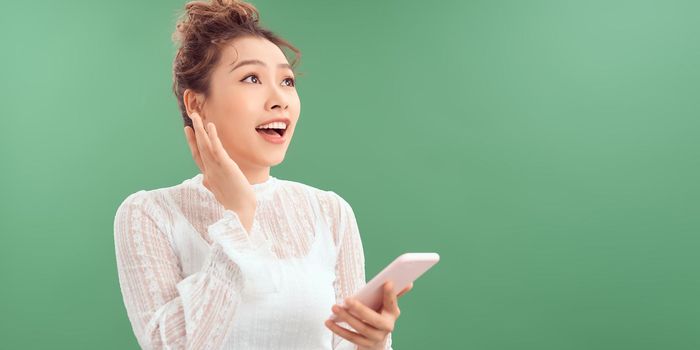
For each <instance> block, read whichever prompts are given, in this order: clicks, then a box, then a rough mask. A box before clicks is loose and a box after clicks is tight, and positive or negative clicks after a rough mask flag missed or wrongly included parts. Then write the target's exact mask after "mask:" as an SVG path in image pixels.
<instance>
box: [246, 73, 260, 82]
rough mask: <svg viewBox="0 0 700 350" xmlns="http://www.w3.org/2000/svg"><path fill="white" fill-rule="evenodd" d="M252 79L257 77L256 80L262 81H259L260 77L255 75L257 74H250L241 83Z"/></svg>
mask: <svg viewBox="0 0 700 350" xmlns="http://www.w3.org/2000/svg"><path fill="white" fill-rule="evenodd" d="M250 77H255V80H257V81H260V80H259V79H258V76H257V75H255V74H250V75H248V76H246V77H245V78H243V80H241V81H246V80H247V79H248V78H250Z"/></svg>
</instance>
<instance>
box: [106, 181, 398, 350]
mask: <svg viewBox="0 0 700 350" xmlns="http://www.w3.org/2000/svg"><path fill="white" fill-rule="evenodd" d="M202 179H203V175H202V174H201V173H200V174H197V175H196V176H194V177H193V178H191V179H186V180H185V181H183V182H182V183H180V184H178V185H175V186H171V187H164V188H158V189H154V190H149V191H146V190H141V191H138V192H136V193H133V194H131V195H129V196H128V197H127V198H126V199H125V200H124V201H123V202H122V203H121V204H120V206H119V208H118V209H117V212H116V215H115V218H114V241H115V250H116V258H117V268H118V274H119V285H120V287H121V291H122V295H123V297H124V304H125V307H126V311H127V315H128V317H129V320H130V322H131V326H132V328H133V331H134V334H135V335H136V339H137V341H138V343H139V345H140V346H141V347H142V348H144V349H267V350H272V349H300V350H302V349H303V350H311V349H356V348H357V347H356V345H355V344H353V343H351V342H350V341H348V340H346V339H344V338H342V337H340V336H338V335H336V334H334V333H333V332H331V331H330V330H329V329H328V328H327V327H326V326H325V325H324V321H325V320H326V319H327V318H328V317H329V316H330V315H331V313H332V311H331V306H332V305H333V304H334V303H338V304H340V303H341V302H342V301H343V299H345V297H348V296H350V295H352V294H353V293H354V292H355V291H356V290H358V289H359V288H360V287H362V286H363V285H364V284H365V266H364V262H365V260H364V251H363V247H362V241H361V238H360V233H359V231H358V227H357V222H356V220H355V215H354V213H353V210H352V208H351V207H350V205H349V204H348V203H347V202H346V201H345V200H344V199H343V198H342V197H340V196H339V195H338V194H336V193H335V192H333V191H325V190H320V189H317V188H314V187H311V186H309V185H305V184H302V183H299V182H294V181H289V180H282V179H278V178H275V177H273V176H270V177H269V178H268V180H266V181H265V182H263V183H259V184H254V185H252V187H253V190H254V192H255V193H256V197H257V203H258V205H257V209H256V212H255V217H254V220H253V226H252V228H251V230H250V234H249V233H248V232H246V230H245V228H244V227H243V226H242V224H241V221H240V219H239V217H238V215H237V213H236V212H234V211H231V210H228V209H225V208H224V207H223V206H222V205H221V204H220V203H219V202H218V201H217V200H216V198H215V197H214V194H213V193H211V191H209V190H208V189H207V188H206V187H205V186H204V185H203V184H202ZM339 324H340V325H341V326H342V327H345V328H348V329H350V330H353V331H354V329H353V328H352V327H351V326H350V325H349V324H347V323H345V322H341V323H339ZM386 349H391V350H393V349H392V347H391V334H389V337H388V338H387V345H386Z"/></svg>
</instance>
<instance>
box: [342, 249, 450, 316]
mask: <svg viewBox="0 0 700 350" xmlns="http://www.w3.org/2000/svg"><path fill="white" fill-rule="evenodd" d="M438 261H440V255H438V254H437V253H404V254H401V255H400V256H399V257H397V258H396V259H394V261H392V262H391V263H390V264H389V265H387V266H386V267H385V268H384V269H383V270H382V271H381V272H379V273H378V274H377V275H376V276H374V278H372V280H370V281H369V282H368V283H367V284H365V285H364V286H363V287H362V288H361V289H360V290H359V291H357V293H355V294H353V295H352V298H353V299H355V300H358V301H360V302H361V303H362V304H364V305H366V306H367V307H369V308H371V309H372V310H374V311H377V312H378V311H379V310H381V308H382V300H383V299H384V298H383V296H384V294H383V287H384V283H386V282H387V281H393V292H394V293H398V292H400V291H402V290H404V289H405V288H406V287H409V286H411V285H412V283H413V281H415V280H416V279H418V277H420V276H421V275H422V274H424V273H425V272H426V271H427V270H428V269H430V268H431V267H433V265H435V264H437V262H438ZM340 306H343V307H344V301H342V302H341V304H340ZM330 319H331V320H336V316H335V314H333V313H331V316H330Z"/></svg>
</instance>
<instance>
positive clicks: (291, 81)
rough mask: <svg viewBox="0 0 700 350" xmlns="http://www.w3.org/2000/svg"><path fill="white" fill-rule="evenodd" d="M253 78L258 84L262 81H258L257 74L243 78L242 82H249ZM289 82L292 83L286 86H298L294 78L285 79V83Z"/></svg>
mask: <svg viewBox="0 0 700 350" xmlns="http://www.w3.org/2000/svg"><path fill="white" fill-rule="evenodd" d="M251 77H252V78H255V80H256V81H258V82H259V81H260V79H258V76H257V75H255V74H249V75H247V76H246V77H245V78H243V80H241V81H246V80H248V78H251ZM287 80H289V81H290V83H289V84H287V85H286V86H289V87H294V86H296V80H294V78H292V77H288V78H286V79H284V81H287ZM251 83H253V81H251Z"/></svg>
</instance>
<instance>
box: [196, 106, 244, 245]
mask: <svg viewBox="0 0 700 350" xmlns="http://www.w3.org/2000/svg"><path fill="white" fill-rule="evenodd" d="M190 118H191V119H192V125H193V127H190V126H185V137H186V138H187V143H188V145H189V146H190V151H191V152H192V158H194V161H195V163H197V166H198V167H199V169H200V171H201V172H202V174H203V175H204V178H203V181H202V184H203V185H204V186H205V187H206V188H207V189H209V191H211V192H212V193H213V194H214V196H215V197H216V200H217V201H218V202H219V203H221V205H222V206H223V207H224V208H226V209H229V210H232V211H234V212H236V213H237V214H238V215H239V217H240V219H241V221H242V224H243V226H244V227H245V228H246V230H248V232H250V228H251V226H252V223H253V216H254V214H255V209H256V203H257V202H256V197H255V192H254V191H253V187H252V186H251V185H250V183H249V182H248V179H247V178H246V177H245V175H244V174H243V172H242V171H241V169H240V168H239V167H238V164H236V162H235V161H233V159H231V157H229V155H228V153H227V152H226V150H225V149H224V147H223V145H222V144H221V140H220V139H219V137H218V134H217V132H216V126H215V125H214V123H211V122H208V123H207V125H206V126H205V125H204V122H203V121H202V118H201V117H200V116H199V114H198V113H197V112H193V113H192V115H191V116H190Z"/></svg>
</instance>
